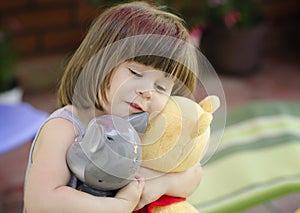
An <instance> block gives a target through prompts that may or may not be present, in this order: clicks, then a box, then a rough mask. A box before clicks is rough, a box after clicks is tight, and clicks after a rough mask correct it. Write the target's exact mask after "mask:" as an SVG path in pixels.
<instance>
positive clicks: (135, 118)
mask: <svg viewBox="0 0 300 213" xmlns="http://www.w3.org/2000/svg"><path fill="white" fill-rule="evenodd" d="M125 119H126V120H128V121H129V123H130V124H131V126H132V127H133V128H134V129H135V131H137V132H138V133H139V134H144V133H145V132H146V129H147V127H148V120H149V114H148V112H141V113H135V114H131V115H129V116H127V117H125Z"/></svg>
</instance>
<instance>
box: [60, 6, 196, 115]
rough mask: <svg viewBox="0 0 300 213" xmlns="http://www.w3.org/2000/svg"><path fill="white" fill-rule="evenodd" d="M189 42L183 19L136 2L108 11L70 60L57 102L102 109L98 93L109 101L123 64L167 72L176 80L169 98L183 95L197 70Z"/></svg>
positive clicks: (192, 88)
mask: <svg viewBox="0 0 300 213" xmlns="http://www.w3.org/2000/svg"><path fill="white" fill-rule="evenodd" d="M188 40H189V33H188V30H187V28H186V27H185V26H184V22H183V20H182V19H181V18H179V17H178V16H176V15H174V14H172V13H169V12H166V11H164V10H162V8H160V7H157V6H154V5H150V4H149V3H146V2H140V1H137V2H131V3H124V4H119V5H116V6H114V7H111V8H110V9H108V10H106V11H105V12H103V13H102V14H101V15H100V16H99V17H98V18H97V19H96V20H95V22H94V23H93V24H92V26H91V28H90V29H89V31H88V33H87V35H86V37H85V38H84V40H83V41H82V43H81V45H80V46H79V48H78V49H77V51H76V52H75V54H74V55H73V57H72V58H71V60H70V61H69V64H68V66H67V67H66V70H65V73H64V75H63V77H62V79H61V84H60V87H59V90H58V99H59V103H60V105H61V106H65V105H68V104H73V105H75V106H77V107H83V108H88V107H91V106H93V105H95V106H96V108H98V109H100V110H101V109H102V106H101V104H100V103H99V101H98V95H99V96H100V97H101V99H102V100H103V101H106V102H107V97H106V90H107V89H108V88H109V87H110V85H109V82H110V78H111V75H112V72H111V71H112V70H113V68H114V67H116V66H117V65H118V64H120V63H122V62H124V61H136V62H139V63H142V64H145V65H151V66H153V67H154V68H155V69H159V70H162V71H164V72H166V73H169V74H170V75H172V76H174V77H176V79H179V81H180V84H178V85H179V86H175V87H174V90H173V93H172V94H173V95H187V93H190V92H193V91H194V89H195V84H196V73H197V72H198V71H197V69H198V65H197V57H196V51H195V49H193V48H192V45H189V44H188ZM99 88H100V90H99ZM99 91H101V92H100V93H101V94H98V92H99Z"/></svg>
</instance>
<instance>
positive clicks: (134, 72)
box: [128, 68, 143, 78]
mask: <svg viewBox="0 0 300 213" xmlns="http://www.w3.org/2000/svg"><path fill="white" fill-rule="evenodd" d="M128 69H129V71H130V72H131V73H132V74H133V75H135V76H136V77H138V78H141V77H143V75H142V74H140V73H138V72H136V71H133V70H132V69H130V68H128Z"/></svg>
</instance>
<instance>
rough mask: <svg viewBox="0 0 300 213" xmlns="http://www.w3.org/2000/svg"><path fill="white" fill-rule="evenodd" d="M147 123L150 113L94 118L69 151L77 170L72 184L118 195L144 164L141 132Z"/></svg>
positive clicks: (72, 166)
mask: <svg viewBox="0 0 300 213" xmlns="http://www.w3.org/2000/svg"><path fill="white" fill-rule="evenodd" d="M147 124H148V113H146V112H143V113H138V114H133V115H130V116H128V117H125V118H121V117H117V116H114V115H104V116H99V117H96V118H94V119H93V120H91V122H90V123H89V125H88V127H87V129H86V132H85V135H84V136H83V138H81V139H80V140H79V141H76V142H74V143H73V144H72V145H71V146H70V148H69V150H68V152H67V163H68V166H69V168H70V170H71V172H72V173H73V175H72V178H71V180H70V182H69V186H71V187H73V188H76V189H78V190H80V191H84V192H87V193H90V194H93V195H96V196H106V197H112V196H114V195H115V194H116V192H117V191H118V190H119V189H120V188H122V187H124V186H125V185H127V184H128V183H129V182H130V181H131V180H132V179H133V178H134V175H135V174H136V172H137V170H138V168H139V167H140V164H141V156H142V154H141V141H140V137H139V134H143V133H144V132H145V131H146V129H147Z"/></svg>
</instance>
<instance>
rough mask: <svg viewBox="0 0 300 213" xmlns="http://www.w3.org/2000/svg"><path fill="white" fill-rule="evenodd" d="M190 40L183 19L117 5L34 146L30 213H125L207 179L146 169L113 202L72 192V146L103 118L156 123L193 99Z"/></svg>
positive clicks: (89, 40)
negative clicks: (175, 104)
mask: <svg viewBox="0 0 300 213" xmlns="http://www.w3.org/2000/svg"><path fill="white" fill-rule="evenodd" d="M188 40H189V34H188V31H187V29H186V28H185V27H184V25H183V22H182V20H181V19H180V18H178V17H177V16H175V15H173V14H170V13H168V12H165V11H163V10H161V9H160V8H157V7H155V6H151V5H149V4H147V3H145V2H132V3H127V4H120V5H117V6H114V7H112V8H110V9H108V10H107V11H105V12H104V13H102V14H101V15H100V16H99V17H98V18H97V19H96V21H95V22H94V24H93V25H92V26H91V28H90V30H89V31H88V33H87V35H86V37H85V38H84V40H83V42H82V43H81V45H80V47H79V48H78V50H77V51H76V52H75V54H74V56H73V57H72V59H71V60H70V62H69V64H68V66H67V68H66V71H65V73H64V75H63V77H62V80H61V85H60V88H59V92H58V98H59V102H60V104H61V106H62V108H60V109H58V110H56V111H55V112H54V113H53V114H52V115H50V117H49V119H48V120H47V121H46V122H45V123H44V125H43V126H42V127H41V129H40V131H39V133H38V134H37V137H36V139H35V141H34V143H33V145H32V149H31V153H30V158H29V164H28V169H27V174H26V181H25V199H24V207H25V209H26V210H25V209H24V212H25V211H26V212H27V213H34V212H38V213H42V212H63V213H68V212H72V213H76V212H80V213H82V212H89V213H93V212H97V213H99V212H109V213H112V212H122V213H123V212H132V211H133V210H137V209H140V208H142V207H143V206H145V205H147V204H149V203H150V202H153V201H155V200H156V199H158V198H159V197H160V196H162V195H164V194H166V195H171V196H177V197H187V196H189V195H191V194H192V192H193V191H194V190H195V189H196V187H197V186H198V184H199V182H200V179H201V166H200V164H197V165H195V166H193V167H192V168H191V169H189V170H187V171H185V172H181V173H170V174H160V173H159V172H155V171H151V170H148V169H141V170H140V172H139V175H138V176H137V177H136V179H135V180H133V181H132V182H131V183H129V184H128V185H127V186H125V187H124V188H122V189H121V190H120V191H119V192H118V193H117V194H116V196H115V197H113V198H108V197H96V196H92V195H90V194H87V193H84V192H81V191H78V190H76V189H73V188H71V187H69V186H67V185H68V182H69V180H70V177H71V174H70V171H69V169H68V166H67V163H66V152H67V150H68V148H69V146H70V145H71V144H72V143H73V142H74V141H75V140H76V138H77V137H79V136H83V135H84V131H85V128H86V126H87V125H88V123H89V121H90V120H91V119H92V118H94V117H95V116H100V115H104V114H114V115H118V116H126V115H129V114H132V113H138V112H141V111H147V112H148V113H149V114H150V118H152V117H154V116H155V115H156V114H157V113H159V112H160V111H161V110H162V109H163V107H164V106H165V104H166V102H167V101H168V99H169V96H170V95H173V94H179V95H188V94H190V93H191V92H193V90H194V89H195V82H196V76H195V74H194V73H193V72H192V70H193V69H196V67H197V63H196V57H195V54H194V52H193V50H192V49H191V48H190V47H191V46H190V45H186V42H188ZM195 71H196V70H195ZM154 176H155V177H156V178H149V177H154ZM144 179H146V181H144Z"/></svg>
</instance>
